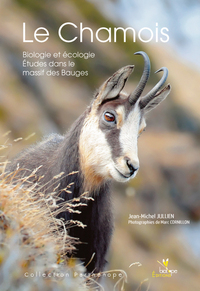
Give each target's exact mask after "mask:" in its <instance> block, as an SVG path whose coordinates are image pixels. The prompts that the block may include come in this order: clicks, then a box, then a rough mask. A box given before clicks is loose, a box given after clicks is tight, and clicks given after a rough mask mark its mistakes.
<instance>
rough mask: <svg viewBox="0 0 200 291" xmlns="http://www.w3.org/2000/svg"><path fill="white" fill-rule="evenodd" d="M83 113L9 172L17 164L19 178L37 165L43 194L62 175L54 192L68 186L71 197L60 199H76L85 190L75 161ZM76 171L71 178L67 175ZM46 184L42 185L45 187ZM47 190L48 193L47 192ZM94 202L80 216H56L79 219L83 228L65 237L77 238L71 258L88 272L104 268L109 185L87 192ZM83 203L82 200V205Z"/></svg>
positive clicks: (110, 223) (25, 154) (21, 157)
mask: <svg viewBox="0 0 200 291" xmlns="http://www.w3.org/2000/svg"><path fill="white" fill-rule="evenodd" d="M86 114H87V113H84V114H83V115H82V116H81V117H80V118H79V119H78V120H77V121H76V122H75V123H74V124H73V126H72V128H71V130H70V131H69V132H68V133H67V134H66V135H65V136H60V135H57V134H52V135H50V136H49V137H48V138H47V139H44V140H43V141H41V142H40V143H38V144H36V145H35V146H32V147H30V148H28V149H27V150H25V151H24V152H22V153H21V154H20V155H19V156H18V157H16V158H15V159H14V160H13V161H12V164H11V165H10V166H9V168H8V170H9V171H14V170H15V169H16V168H17V165H18V164H19V168H20V169H23V170H21V171H20V176H22V175H29V174H30V173H31V172H32V171H33V170H34V169H35V168H38V167H39V166H40V165H42V167H41V168H40V169H39V170H38V172H37V176H38V177H39V176H43V175H44V178H43V179H41V180H40V184H42V185H44V187H43V189H41V190H43V192H47V191H48V192H51V191H52V190H53V188H51V187H49V185H50V183H49V181H51V180H52V179H53V177H54V176H56V175H58V174H60V173H61V172H64V173H65V174H66V175H65V177H64V178H63V179H61V182H60V186H59V187H58V189H57V191H58V192H59V191H60V190H62V189H64V188H65V187H66V186H67V185H69V184H70V183H72V182H73V183H74V184H73V185H72V186H71V189H70V190H71V191H72V193H73V194H68V193H66V192H64V191H63V192H62V193H61V195H60V197H61V198H63V199H64V200H66V201H67V200H69V199H72V198H73V197H79V196H80V195H81V194H83V192H84V191H85V190H87V189H84V187H83V185H84V177H83V174H82V173H81V171H80V164H79V163H80V162H79V148H78V144H79V136H80V131H81V128H82V125H83V122H84V119H85V116H86ZM73 171H79V172H78V173H76V174H74V175H69V176H67V174H69V173H71V172H73ZM45 185H46V186H45ZM54 187H55V184H54ZM47 188H48V190H47ZM89 195H90V196H92V197H93V198H94V201H92V200H89V201H88V202H87V203H88V205H87V206H84V207H81V208H80V209H79V210H81V214H74V213H68V212H63V213H61V214H60V215H59V216H58V217H59V218H64V219H65V220H70V219H73V220H79V221H81V222H82V223H83V224H85V225H87V227H86V228H84V229H82V228H81V227H77V226H76V227H72V228H70V230H69V234H70V235H71V236H72V237H77V238H79V240H80V242H81V244H79V245H77V250H76V251H75V252H74V256H75V257H77V258H80V259H81V260H82V261H83V262H84V264H85V265H87V264H88V263H89V261H90V260H91V258H92V257H93V256H94V257H93V259H92V260H91V262H90V264H89V265H88V266H87V271H88V272H92V271H94V272H100V271H102V270H103V269H104V266H105V262H106V261H105V256H106V253H107V250H108V246H109V243H110V239H111V234H112V228H113V219H112V211H111V201H110V187H109V183H108V182H107V183H105V184H103V183H102V184H101V185H100V186H99V187H98V191H95V189H94V190H93V192H92V193H89ZM85 202H86V201H85V200H84V203H85Z"/></svg>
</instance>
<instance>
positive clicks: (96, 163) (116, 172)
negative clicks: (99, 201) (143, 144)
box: [80, 103, 145, 182]
mask: <svg viewBox="0 0 200 291" xmlns="http://www.w3.org/2000/svg"><path fill="white" fill-rule="evenodd" d="M116 113H117V119H118V120H117V121H118V122H117V125H116V126H117V128H118V129H119V130H120V134H119V143H120V146H121V150H122V154H121V156H120V157H117V158H114V159H113V156H112V149H111V147H110V145H109V143H108V141H107V139H106V134H105V132H104V131H102V130H101V129H100V128H99V116H98V115H96V114H95V113H94V112H91V113H90V114H89V116H88V117H87V118H86V120H85V123H84V126H83V129H82V132H81V136H80V155H81V165H82V170H83V172H84V171H86V169H88V168H90V169H92V172H93V173H95V175H97V176H100V177H102V178H103V179H110V178H113V179H114V180H116V181H118V182H126V181H128V180H129V179H130V178H134V177H135V175H136V173H137V171H135V173H134V174H133V175H132V176H130V169H129V167H128V165H127V159H129V161H130V162H131V164H132V166H133V167H134V168H136V169H137V168H139V160H138V153H137V152H138V150H137V140H138V133H139V131H140V130H141V129H142V127H144V125H145V121H144V120H142V123H141V125H140V124H139V122H140V116H141V113H140V108H139V105H138V103H136V104H135V106H134V107H133V109H132V111H131V112H129V114H128V116H127V118H125V109H124V106H122V105H120V106H118V107H117V108H116ZM89 176H91V174H90V175H89ZM89 178H90V177H89Z"/></svg>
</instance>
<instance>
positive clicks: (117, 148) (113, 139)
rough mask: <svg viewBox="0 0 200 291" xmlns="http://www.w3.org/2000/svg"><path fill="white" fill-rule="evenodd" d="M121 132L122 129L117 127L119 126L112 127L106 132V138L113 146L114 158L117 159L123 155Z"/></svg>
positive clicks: (111, 146)
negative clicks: (120, 139)
mask: <svg viewBox="0 0 200 291" xmlns="http://www.w3.org/2000/svg"><path fill="white" fill-rule="evenodd" d="M119 134H120V129H117V128H115V129H112V130H110V131H108V132H106V134H105V135H106V140H107V142H108V144H109V145H110V148H111V152H112V158H113V160H115V159H116V158H118V157H120V156H121V155H122V148H121V145H120V141H119Z"/></svg>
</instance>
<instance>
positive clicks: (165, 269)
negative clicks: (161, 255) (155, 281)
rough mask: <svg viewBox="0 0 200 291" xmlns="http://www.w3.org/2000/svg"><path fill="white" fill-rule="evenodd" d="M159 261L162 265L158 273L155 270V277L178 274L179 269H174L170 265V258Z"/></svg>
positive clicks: (153, 273) (153, 274)
mask: <svg viewBox="0 0 200 291" xmlns="http://www.w3.org/2000/svg"><path fill="white" fill-rule="evenodd" d="M157 263H158V264H159V265H160V266H159V269H158V273H156V272H155V271H153V272H152V277H153V278H160V277H162V278H164V277H172V275H174V274H177V273H178V270H174V269H171V268H169V267H168V264H169V259H166V260H164V259H163V260H162V263H161V262H159V261H157Z"/></svg>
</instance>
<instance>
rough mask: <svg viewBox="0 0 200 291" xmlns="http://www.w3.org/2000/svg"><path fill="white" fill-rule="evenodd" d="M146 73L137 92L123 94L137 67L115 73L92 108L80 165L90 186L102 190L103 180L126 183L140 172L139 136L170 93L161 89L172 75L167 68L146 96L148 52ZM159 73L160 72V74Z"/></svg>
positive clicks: (85, 126) (81, 138)
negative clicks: (146, 115) (148, 115)
mask: <svg viewBox="0 0 200 291" xmlns="http://www.w3.org/2000/svg"><path fill="white" fill-rule="evenodd" d="M135 54H137V55H142V57H143V58H144V70H143V74H142V77H141V79H140V81H139V84H138V85H137V87H136V89H135V91H134V92H133V93H131V94H130V95H128V94H127V93H124V92H122V89H123V88H124V85H125V83H126V81H127V79H128V77H129V75H130V74H131V73H132V71H133V68H134V66H133V65H130V66H126V67H123V68H121V69H120V70H118V71H117V72H115V73H114V74H113V75H112V76H111V77H110V78H109V79H108V80H107V81H106V82H105V83H103V85H102V86H101V87H100V88H99V90H98V92H97V94H96V95H95V97H94V100H93V101H92V104H91V106H90V107H89V113H88V114H87V116H86V118H85V121H84V124H83V128H82V131H81V135H80V143H79V151H80V164H81V168H82V172H83V175H84V177H85V181H86V183H87V186H88V185H90V187H95V186H96V187H98V185H100V184H101V183H102V182H103V181H105V180H108V179H114V180H116V181H118V182H126V181H128V180H129V179H130V178H134V177H135V175H136V173H137V172H138V169H139V159H138V150H137V140H138V136H139V135H140V134H141V133H142V131H143V130H144V129H145V127H146V122H145V113H146V112H148V111H149V110H151V109H153V108H154V107H156V106H157V105H158V104H159V103H160V102H161V101H163V100H164V99H165V98H166V97H167V95H168V94H169V92H170V85H169V84H168V85H167V86H166V87H164V88H163V89H161V87H162V86H163V84H164V83H165V81H166V79H167V75H168V70H167V68H165V67H163V68H161V69H160V70H158V71H157V72H160V71H163V76H162V78H161V79H160V81H159V82H158V83H157V84H156V85H155V86H154V87H153V89H152V90H151V91H150V92H148V93H147V94H146V95H145V96H141V94H142V92H143V90H144V88H145V85H146V83H147V80H148V78H149V74H150V61H149V58H148V56H147V54H146V53H144V52H137V53H135ZM157 72H156V73H157Z"/></svg>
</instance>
